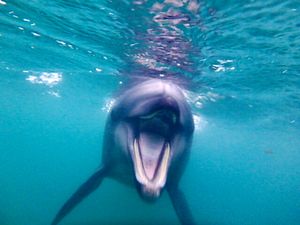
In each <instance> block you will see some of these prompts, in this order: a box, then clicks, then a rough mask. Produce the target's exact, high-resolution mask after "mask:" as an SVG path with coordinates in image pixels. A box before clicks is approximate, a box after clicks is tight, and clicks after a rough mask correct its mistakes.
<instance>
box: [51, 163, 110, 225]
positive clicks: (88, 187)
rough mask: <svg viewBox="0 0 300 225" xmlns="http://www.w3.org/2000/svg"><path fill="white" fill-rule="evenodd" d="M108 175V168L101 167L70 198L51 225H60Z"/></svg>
mask: <svg viewBox="0 0 300 225" xmlns="http://www.w3.org/2000/svg"><path fill="white" fill-rule="evenodd" d="M105 175H106V168H105V167H100V168H99V169H98V170H97V171H96V172H95V173H94V174H93V175H92V176H91V177H90V178H89V179H88V180H87V181H86V182H85V183H83V184H82V185H81V186H80V187H79V188H78V190H77V191H76V192H75V193H74V194H73V195H72V196H71V197H70V198H69V200H68V201H67V202H66V203H65V204H64V205H63V206H62V208H61V209H60V210H59V212H58V213H57V214H56V216H55V218H54V220H53V222H52V223H51V225H56V224H58V223H59V222H60V221H61V220H62V219H63V218H64V217H65V216H66V215H67V214H68V213H70V212H71V211H72V209H73V208H75V206H76V205H78V204H79V203H80V202H81V201H82V200H83V199H84V198H85V197H87V196H88V195H89V194H91V193H92V192H93V191H94V190H95V189H96V188H97V187H98V186H99V185H100V184H101V181H102V180H103V178H104V176H105Z"/></svg>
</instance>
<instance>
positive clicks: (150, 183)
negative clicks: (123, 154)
mask: <svg viewBox="0 0 300 225" xmlns="http://www.w3.org/2000/svg"><path fill="white" fill-rule="evenodd" d="M160 158H161V159H160V162H159V163H158V165H156V168H155V170H156V172H155V175H154V176H153V177H152V178H149V177H148V175H147V173H146V171H145V168H144V165H143V159H142V156H141V149H140V145H139V141H138V140H137V139H134V143H133V164H134V171H135V176H136V179H137V181H138V182H139V184H140V185H141V192H142V195H143V197H145V198H146V199H148V200H149V199H150V200H151V199H156V198H158V197H159V196H160V193H161V190H162V188H163V187H164V186H165V183H166V180H167V173H168V165H169V160H170V144H169V143H165V144H164V146H163V149H162V152H161V153H160ZM154 166H155V165H154Z"/></svg>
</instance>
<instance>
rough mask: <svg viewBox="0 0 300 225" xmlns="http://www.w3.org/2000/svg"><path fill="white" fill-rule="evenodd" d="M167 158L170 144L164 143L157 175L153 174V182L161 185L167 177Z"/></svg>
mask: <svg viewBox="0 0 300 225" xmlns="http://www.w3.org/2000/svg"><path fill="white" fill-rule="evenodd" d="M169 158H170V144H169V143H166V147H165V150H164V155H163V158H162V160H161V163H160V166H159V169H158V172H157V175H156V176H155V180H154V182H153V183H155V184H158V185H162V186H163V185H164V184H165V182H166V178H167V171H168V162H169Z"/></svg>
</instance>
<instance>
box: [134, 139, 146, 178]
mask: <svg viewBox="0 0 300 225" xmlns="http://www.w3.org/2000/svg"><path fill="white" fill-rule="evenodd" d="M133 150H134V160H133V161H134V167H135V171H136V172H137V174H138V177H140V178H141V179H142V180H143V181H144V182H145V181H148V178H147V177H146V176H145V172H144V167H143V163H142V157H141V154H140V150H139V147H138V142H137V140H136V138H135V139H134V142H133Z"/></svg>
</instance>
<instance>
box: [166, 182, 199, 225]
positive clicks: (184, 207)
mask: <svg viewBox="0 0 300 225" xmlns="http://www.w3.org/2000/svg"><path fill="white" fill-rule="evenodd" d="M167 190H168V192H169V195H170V198H171V202H172V204H173V207H174V209H175V212H176V214H177V216H178V218H179V220H180V223H181V224H182V225H196V222H195V220H194V218H193V216H192V213H191V210H190V208H189V205H188V203H187V201H186V199H185V196H184V193H183V192H182V191H181V190H180V189H179V188H178V187H177V186H168V187H167Z"/></svg>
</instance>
